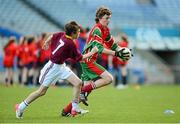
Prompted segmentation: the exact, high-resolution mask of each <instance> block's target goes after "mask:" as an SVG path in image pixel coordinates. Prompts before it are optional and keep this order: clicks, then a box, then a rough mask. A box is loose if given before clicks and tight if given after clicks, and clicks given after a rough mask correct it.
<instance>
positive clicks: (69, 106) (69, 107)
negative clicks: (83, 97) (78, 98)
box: [64, 102, 72, 112]
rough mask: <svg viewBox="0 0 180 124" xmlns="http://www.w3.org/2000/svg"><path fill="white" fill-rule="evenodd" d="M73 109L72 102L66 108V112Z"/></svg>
mask: <svg viewBox="0 0 180 124" xmlns="http://www.w3.org/2000/svg"><path fill="white" fill-rule="evenodd" d="M71 109H72V102H70V103H69V104H68V105H67V106H66V108H64V112H71Z"/></svg>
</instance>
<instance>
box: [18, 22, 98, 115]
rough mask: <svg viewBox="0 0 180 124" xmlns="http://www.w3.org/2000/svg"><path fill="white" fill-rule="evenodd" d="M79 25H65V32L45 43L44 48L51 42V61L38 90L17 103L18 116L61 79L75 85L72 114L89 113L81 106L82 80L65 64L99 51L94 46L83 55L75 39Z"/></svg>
mask: <svg viewBox="0 0 180 124" xmlns="http://www.w3.org/2000/svg"><path fill="white" fill-rule="evenodd" d="M79 32H80V29H79V25H78V24H77V23H76V22H75V21H71V22H69V23H67V24H66V25H65V32H58V33H54V34H52V35H50V36H49V37H48V38H47V39H46V41H45V43H44V45H43V48H44V49H48V46H49V43H50V42H51V45H50V46H51V50H52V53H51V56H50V60H49V62H48V63H47V64H46V65H45V66H44V67H43V69H42V70H41V74H40V77H39V82H40V84H41V86H40V87H39V89H38V90H36V91H34V92H33V93H31V94H30V95H29V96H28V97H27V98H26V99H25V100H24V101H23V102H21V103H20V104H17V105H16V117H17V118H22V115H23V112H24V110H25V108H27V107H28V105H29V104H30V103H31V102H33V101H34V100H36V99H37V98H39V97H40V96H43V95H45V94H46V91H47V90H48V87H49V86H50V85H51V84H52V83H55V82H56V81H57V80H59V79H64V80H67V81H69V82H70V83H71V84H72V85H73V86H74V96H73V100H72V111H71V114H72V115H76V114H77V113H78V114H83V113H87V112H88V111H86V110H83V109H81V108H80V107H79V105H78V103H79V94H80V88H81V85H82V81H81V80H80V79H79V78H78V77H77V76H76V75H75V74H74V73H73V72H72V71H71V70H70V69H69V68H68V67H67V66H66V65H65V60H66V59H68V58H71V59H73V60H75V61H80V60H82V59H84V58H87V57H90V56H92V55H93V54H94V53H96V52H97V51H98V49H97V47H94V49H92V50H91V51H90V52H88V53H87V54H84V55H82V54H81V53H80V52H79V51H78V50H77V48H76V46H75V44H74V42H73V40H74V39H76V38H77V37H78V35H79Z"/></svg>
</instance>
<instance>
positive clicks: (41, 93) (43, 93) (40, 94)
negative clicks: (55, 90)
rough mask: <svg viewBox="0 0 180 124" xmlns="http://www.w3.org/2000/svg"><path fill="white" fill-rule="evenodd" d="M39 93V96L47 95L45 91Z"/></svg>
mask: <svg viewBox="0 0 180 124" xmlns="http://www.w3.org/2000/svg"><path fill="white" fill-rule="evenodd" d="M37 93H38V95H39V96H44V95H45V94H46V91H45V90H38V91H37Z"/></svg>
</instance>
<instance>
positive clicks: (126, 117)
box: [0, 85, 180, 123]
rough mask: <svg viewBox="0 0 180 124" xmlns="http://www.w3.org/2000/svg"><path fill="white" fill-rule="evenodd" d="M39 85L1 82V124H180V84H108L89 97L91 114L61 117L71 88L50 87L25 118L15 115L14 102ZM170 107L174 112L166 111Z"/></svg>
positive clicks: (31, 106)
mask: <svg viewBox="0 0 180 124" xmlns="http://www.w3.org/2000/svg"><path fill="white" fill-rule="evenodd" d="M36 89H37V88H28V87H20V86H14V87H4V86H2V85H0V123H13V122H16V123H29V122H33V123H55V122H56V123H60V122H63V123H157V122H159V123H180V86H178V85H152V86H142V87H141V88H140V89H139V90H137V89H135V88H134V87H133V86H129V87H128V88H127V89H124V90H117V89H115V88H114V87H112V86H107V87H104V88H101V89H98V90H95V91H94V92H93V93H92V94H91V95H90V96H89V104H90V105H89V107H85V106H84V105H81V107H82V108H86V109H89V111H90V112H89V113H88V114H86V115H83V116H77V117H61V116H60V111H61V110H62V108H63V107H64V106H65V105H66V104H67V103H68V102H69V101H70V100H71V98H72V88H71V87H51V88H50V89H49V90H48V92H47V94H46V95H45V96H43V97H41V98H40V99H38V100H37V101H35V102H34V103H32V104H31V105H30V106H29V107H28V109H26V111H25V113H24V118H23V119H20V120H18V119H16V118H15V111H14V105H15V104H16V103H19V102H21V101H22V100H23V99H24V98H25V97H27V95H28V94H29V93H31V92H32V91H34V90H36ZM166 109H171V110H173V111H174V112H175V113H174V114H164V111H165V110H166Z"/></svg>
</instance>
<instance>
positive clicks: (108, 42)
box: [104, 33, 118, 51]
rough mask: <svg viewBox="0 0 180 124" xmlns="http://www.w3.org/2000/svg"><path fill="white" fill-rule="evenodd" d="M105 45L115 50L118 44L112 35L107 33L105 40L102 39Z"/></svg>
mask: <svg viewBox="0 0 180 124" xmlns="http://www.w3.org/2000/svg"><path fill="white" fill-rule="evenodd" d="M104 43H105V45H106V46H107V47H108V48H109V49H111V50H113V51H115V50H116V48H117V47H118V44H117V43H116V42H115V40H114V38H113V37H112V35H111V34H110V33H109V35H108V36H107V38H106V40H105V41H104Z"/></svg>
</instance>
